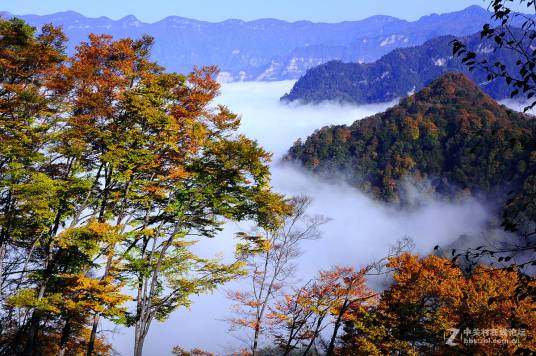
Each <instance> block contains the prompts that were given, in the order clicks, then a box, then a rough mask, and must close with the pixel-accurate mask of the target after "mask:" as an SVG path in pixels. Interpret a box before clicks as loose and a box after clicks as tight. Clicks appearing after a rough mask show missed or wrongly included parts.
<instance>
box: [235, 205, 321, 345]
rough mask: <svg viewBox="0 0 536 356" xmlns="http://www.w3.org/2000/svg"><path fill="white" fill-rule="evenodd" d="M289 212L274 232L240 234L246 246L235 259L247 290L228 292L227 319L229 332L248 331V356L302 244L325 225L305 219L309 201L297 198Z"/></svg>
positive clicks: (291, 271) (309, 218)
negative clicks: (231, 307) (243, 269)
mask: <svg viewBox="0 0 536 356" xmlns="http://www.w3.org/2000/svg"><path fill="white" fill-rule="evenodd" d="M289 204H290V207H291V209H292V211H291V212H290V214H289V215H288V216H287V217H286V218H285V219H284V221H283V223H282V224H281V225H280V226H279V227H278V228H277V229H261V230H259V231H256V233H255V234H249V235H246V234H240V235H241V237H242V239H244V240H246V243H243V244H240V245H239V246H238V251H237V253H238V259H239V260H241V261H243V262H245V263H246V266H247V271H248V277H249V278H251V285H250V290H248V291H246V292H240V291H237V292H230V293H228V295H229V298H230V299H231V300H233V301H234V302H236V303H237V304H236V305H235V312H236V313H237V314H238V317H237V318H234V319H230V320H229V322H230V323H231V327H232V328H243V327H245V328H248V329H252V331H253V337H252V341H251V353H252V355H256V354H257V349H258V346H259V338H260V337H261V334H262V332H263V331H264V324H265V317H266V313H267V312H268V311H269V309H270V307H271V304H272V301H273V299H274V298H275V297H276V296H277V295H278V294H279V292H280V291H282V290H283V289H284V287H285V284H286V283H287V282H288V280H289V278H291V277H292V276H293V271H294V270H295V268H296V266H295V264H294V263H293V262H294V261H295V260H296V258H297V257H299V256H300V254H301V246H300V244H301V243H302V242H303V241H308V240H315V239H318V238H319V237H320V231H319V228H320V226H321V225H322V224H324V223H326V222H327V219H326V218H324V217H322V216H309V215H308V214H307V209H308V207H309V206H310V204H311V199H310V198H308V197H305V196H299V197H295V198H292V199H290V201H289Z"/></svg>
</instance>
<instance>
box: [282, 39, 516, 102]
mask: <svg viewBox="0 0 536 356" xmlns="http://www.w3.org/2000/svg"><path fill="white" fill-rule="evenodd" d="M455 38H456V37H454V36H442V37H438V38H435V39H432V40H430V41H428V42H426V43H424V44H423V45H420V46H416V47H410V48H399V49H395V50H393V51H392V52H391V53H389V54H387V55H385V56H383V57H382V58H380V59H379V60H377V61H376V62H374V63H366V64H361V63H343V62H341V61H330V62H328V63H325V64H322V65H319V66H317V67H315V68H312V69H310V70H308V71H307V73H306V74H305V75H304V76H303V77H302V78H300V80H298V81H297V82H296V84H295V85H294V87H293V88H292V90H291V91H290V93H288V94H287V95H285V96H283V98H282V100H283V101H300V102H302V103H319V102H322V101H340V102H348V103H354V104H368V103H378V102H387V101H391V100H394V99H396V98H400V97H404V96H406V95H408V94H409V93H411V92H413V91H415V90H417V91H418V90H421V89H422V88H423V87H424V86H426V85H427V84H429V83H430V82H431V81H433V80H434V79H436V78H438V77H440V76H441V75H443V74H445V73H447V72H462V73H464V74H466V75H467V76H468V77H469V78H470V79H472V80H473V81H475V82H477V83H478V84H479V85H480V87H481V88H482V89H483V90H484V91H485V92H486V93H487V94H489V95H490V96H492V97H493V98H495V99H504V98H508V97H510V93H511V91H512V88H511V87H509V86H508V85H507V84H506V82H505V81H504V80H503V79H502V78H498V79H496V80H493V81H488V78H487V73H486V72H485V71H483V70H479V69H478V68H475V70H474V71H469V70H468V68H467V66H465V65H464V64H462V62H461V59H460V58H459V57H453V55H452V46H451V42H452V41H453V40H454V39H455ZM461 39H462V42H464V43H465V44H467V46H468V48H469V49H471V50H472V51H475V52H477V53H479V55H480V57H481V58H482V59H486V60H487V61H488V62H489V63H495V62H497V61H500V62H501V63H503V64H505V65H506V66H507V67H508V68H509V69H512V68H515V62H516V60H517V57H516V56H515V54H514V53H513V52H506V51H498V52H497V51H494V48H495V45H494V44H493V43H491V42H486V41H483V40H481V38H480V34H479V33H477V34H474V35H472V36H467V37H463V38H461Z"/></svg>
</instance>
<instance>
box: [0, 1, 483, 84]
mask: <svg viewBox="0 0 536 356" xmlns="http://www.w3.org/2000/svg"><path fill="white" fill-rule="evenodd" d="M0 15H1V16H3V17H12V16H13V15H12V14H9V13H7V12H3V13H2V12H0ZM19 17H21V18H22V19H24V20H26V21H27V22H28V23H30V24H31V25H33V26H38V27H39V26H41V25H43V24H46V23H53V24H56V25H61V26H63V29H64V31H65V32H66V34H67V35H68V37H69V38H70V44H69V51H72V50H73V48H74V46H75V45H76V44H78V43H79V42H80V41H83V40H85V39H86V38H87V35H88V34H89V33H96V34H104V33H105V34H110V35H112V36H114V37H115V38H119V37H126V36H129V37H138V36H140V35H142V34H145V33H147V34H150V35H152V36H153V37H155V39H156V43H155V46H154V49H153V57H154V59H155V60H157V61H158V62H159V63H161V64H162V65H164V66H166V67H167V68H168V69H169V70H173V71H178V72H189V71H190V70H191V69H192V67H193V66H194V65H198V66H199V65H204V64H216V65H218V66H219V67H220V68H221V69H222V72H223V73H222V76H221V79H222V80H281V79H298V78H299V77H301V76H302V75H303V74H304V73H305V72H306V70H307V69H309V68H312V67H314V66H316V65H319V64H322V63H325V62H327V61H330V60H341V61H351V62H371V61H374V60H377V59H378V58H380V57H381V56H383V55H385V54H387V53H388V52H390V51H392V50H393V49H395V48H399V47H408V46H415V45H419V44H422V43H424V42H425V41H427V40H430V39H432V38H434V37H437V36H440V35H446V34H450V35H455V36H463V35H468V34H471V33H474V32H476V31H478V30H479V29H480V28H481V27H482V25H483V24H484V23H486V22H489V19H490V13H489V12H488V11H486V10H484V9H482V8H481V7H478V6H472V7H469V8H467V9H465V10H462V11H459V12H454V13H448V14H442V15H436V14H434V15H430V16H425V17H422V18H421V19H419V20H417V21H414V22H408V21H404V20H399V19H396V18H394V17H388V16H374V17H371V18H367V19H365V20H361V21H348V22H341V23H334V24H331V23H312V22H309V21H299V22H292V23H290V22H285V21H279V20H274V19H261V20H256V21H249V22H245V21H241V20H227V21H223V22H218V23H211V22H206V21H197V20H192V19H187V18H183V17H176V16H172V17H167V18H165V19H163V20H161V21H159V22H155V23H151V24H149V23H143V22H141V21H139V20H138V19H137V18H135V17H134V16H127V17H124V18H122V19H119V20H112V19H109V18H106V17H100V18H87V17H84V16H82V15H80V14H78V13H76V12H62V13H56V14H52V15H46V16H36V15H24V16H19Z"/></svg>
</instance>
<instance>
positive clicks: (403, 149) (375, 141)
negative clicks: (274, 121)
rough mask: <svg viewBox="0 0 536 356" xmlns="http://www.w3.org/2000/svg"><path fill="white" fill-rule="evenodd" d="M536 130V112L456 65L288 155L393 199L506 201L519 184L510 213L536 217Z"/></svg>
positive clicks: (320, 134) (324, 131)
mask: <svg viewBox="0 0 536 356" xmlns="http://www.w3.org/2000/svg"><path fill="white" fill-rule="evenodd" d="M535 138H536V119H535V117H534V116H530V115H525V114H521V113H518V112H515V111H513V110H510V109H508V108H506V107H505V106H502V105H499V104H497V102H496V101H494V100H493V99H492V98H490V97H489V96H488V95H486V94H485V93H484V92H483V91H482V90H481V89H480V88H479V87H478V86H477V85H476V84H475V83H474V82H472V81H470V80H469V79H468V78H467V77H466V76H464V75H463V74H459V73H448V74H446V75H444V76H442V77H440V78H439V79H437V80H435V81H433V82H432V83H431V84H430V85H429V86H427V87H425V88H424V89H422V90H421V91H419V92H418V93H416V94H414V95H411V96H409V97H406V98H404V99H402V100H401V101H400V104H399V105H396V106H394V107H392V108H390V109H388V110H387V111H386V112H384V113H381V114H377V115H375V116H372V117H369V118H366V119H363V120H358V121H356V122H354V123H353V124H352V125H349V126H346V125H341V126H329V127H324V128H322V129H319V130H317V131H315V132H314V133H313V134H311V136H309V137H308V138H307V140H305V141H301V140H298V141H297V142H296V143H295V144H294V146H293V147H292V148H291V149H290V150H289V153H288V155H287V157H286V159H287V160H289V161H293V162H296V163H299V164H300V165H302V166H303V167H304V168H305V169H308V170H311V171H312V172H315V173H317V174H320V175H323V176H326V177H337V176H338V177H341V176H344V177H345V178H346V179H347V180H348V182H349V183H350V184H352V185H354V186H356V187H358V188H359V189H361V190H363V191H365V192H368V193H370V194H371V195H373V196H375V197H376V198H379V199H382V200H386V201H393V202H402V203H404V202H410V201H411V199H412V198H414V197H415V196H416V194H414V190H415V189H418V190H422V191H424V192H428V193H434V194H437V195H439V196H443V197H445V196H446V197H449V198H456V197H460V198H461V197H466V196H476V197H485V198H486V199H492V200H495V201H496V202H497V204H498V206H501V205H503V206H504V204H505V201H506V197H507V193H506V192H508V191H509V190H511V191H512V193H510V194H511V195H510V196H509V197H510V198H511V200H510V201H509V203H508V204H507V205H506V206H505V209H506V210H505V212H506V213H508V214H507V215H505V216H510V217H516V218H521V217H523V218H524V219H528V220H530V221H533V222H534V221H536V207H535V205H534V201H535V199H536V189H534V187H535V182H536V141H535ZM408 181H409V182H411V184H406V183H407V182H408ZM408 186H409V187H410V188H409V189H408Z"/></svg>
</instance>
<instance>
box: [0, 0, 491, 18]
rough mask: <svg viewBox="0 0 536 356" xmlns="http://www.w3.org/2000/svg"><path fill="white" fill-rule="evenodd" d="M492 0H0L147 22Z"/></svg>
mask: <svg viewBox="0 0 536 356" xmlns="http://www.w3.org/2000/svg"><path fill="white" fill-rule="evenodd" d="M488 3H489V0H0V11H1V10H3V11H9V12H11V13H13V14H16V15H24V14H30V13H32V14H40V15H42V14H49V13H53V12H58V11H66V10H73V11H77V12H80V13H82V14H84V15H86V16H90V17H99V16H108V17H111V18H113V19H117V18H120V17H123V16H126V15H130V14H133V15H135V16H136V17H138V18H139V19H141V20H142V21H145V22H154V21H157V20H160V19H162V18H164V17H166V16H170V15H176V16H183V17H190V18H195V19H200V20H207V21H221V20H225V19H228V18H238V19H243V20H252V19H257V18H266V17H272V18H279V19H283V20H289V21H295V20H311V21H325V22H338V21H343V20H359V19H363V18H366V17H369V16H372V15H380V14H381V15H391V16H395V17H399V18H403V19H408V20H414V19H416V18H418V17H420V16H423V15H428V14H430V13H442V12H450V11H456V10H460V9H463V8H465V7H467V6H470V5H474V4H477V5H480V6H483V7H486V6H487V5H488Z"/></svg>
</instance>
